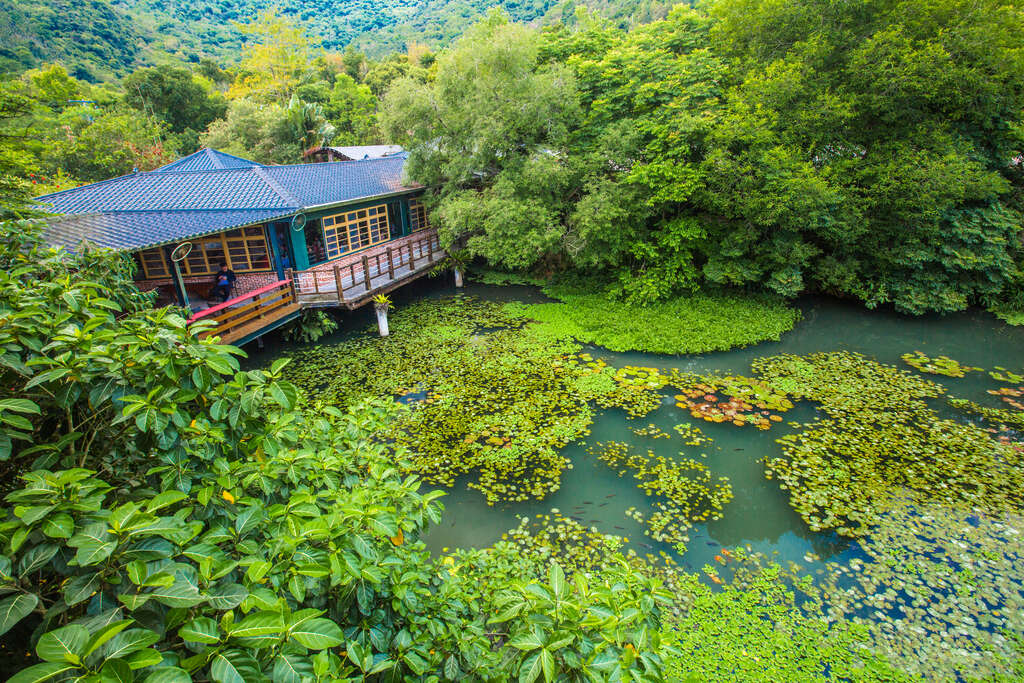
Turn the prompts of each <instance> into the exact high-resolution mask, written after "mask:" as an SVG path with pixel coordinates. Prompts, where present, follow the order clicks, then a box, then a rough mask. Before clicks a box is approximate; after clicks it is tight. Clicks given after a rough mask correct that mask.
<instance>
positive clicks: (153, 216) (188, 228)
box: [36, 149, 443, 343]
mask: <svg viewBox="0 0 1024 683" xmlns="http://www.w3.org/2000/svg"><path fill="white" fill-rule="evenodd" d="M405 160H406V155H405V154H396V155H392V156H387V157H380V158H377V159H366V160H363V161H349V162H344V163H331V164H324V163H310V164H295V165H282V166H264V165H261V164H257V163H255V162H253V161H249V160H247V159H241V158H239V157H235V156H232V155H230V154H224V153H222V152H218V151H215V150H210V149H203V150H200V151H198V152H196V153H195V154H191V155H189V156H187V157H185V158H183V159H180V160H178V161H176V162H174V163H172V164H168V165H167V166H164V167H162V168H158V169H156V170H154V171H150V172H145V173H133V174H131V175H127V176H122V177H120V178H114V179H112V180H107V181H102V182H99V183H93V184H91V185H85V186H82V187H78V188H74V189H71V190H65V191H62V192H57V193H54V194H50V195H45V196H42V197H38V198H37V199H36V201H37V202H38V204H39V206H40V207H41V208H45V209H47V210H49V211H50V212H52V213H55V214H59V215H57V216H55V217H54V218H52V219H50V220H49V221H48V225H47V236H48V239H49V241H50V243H51V244H53V245H55V246H56V245H60V246H64V247H66V248H68V249H71V250H74V249H76V248H78V247H79V245H81V244H82V243H83V242H89V243H92V244H95V245H98V246H102V247H109V248H112V249H116V250H119V251H124V252H130V253H131V254H132V257H133V258H134V259H135V261H136V264H137V266H138V268H137V275H136V280H137V284H138V286H139V287H140V288H141V289H143V290H154V289H155V290H158V291H159V299H160V300H161V301H164V302H171V301H177V302H179V303H181V304H183V305H184V304H186V303H187V304H188V305H189V306H191V307H192V309H193V310H194V311H196V317H197V318H202V317H208V316H210V315H214V314H217V315H224V316H227V315H229V314H230V313H231V312H232V311H233V310H235V309H238V308H240V307H241V306H242V305H243V304H242V303H241V302H246V301H248V303H245V304H244V305H246V306H248V307H249V308H247V309H246V313H247V315H248V314H251V315H250V317H248V318H245V320H244V321H243V322H246V323H248V324H247V325H246V326H245V328H244V330H243V331H245V332H246V334H243V335H241V336H233V335H228V334H225V333H224V326H223V324H222V327H221V329H220V330H219V331H218V334H221V336H222V337H223V338H224V339H225V341H235V342H236V343H244V341H239V340H247V339H248V338H252V337H253V336H255V335H254V334H253V330H254V329H255V328H254V323H253V321H256V322H260V321H263V322H267V320H266V318H267V317H268V316H263V317H259V316H258V315H257V313H256V311H258V309H259V308H260V306H256V305H254V301H255V299H256V298H258V297H261V296H264V295H266V294H267V292H275V293H276V294H275V296H277V297H278V298H279V299H283V298H287V297H286V296H285V294H287V293H288V292H290V297H291V299H293V301H292V302H291V304H289V306H281V305H276V309H275V310H277V309H281V310H283V309H284V308H288V315H287V316H285V315H281V316H278V318H276V319H275V320H274V321H272V322H274V323H276V325H274V326H277V325H280V324H283V322H287V320H285V318H288V319H291V318H292V317H295V315H298V312H299V310H300V309H301V308H304V307H309V306H332V305H336V306H344V307H347V308H355V307H357V306H361V305H363V304H365V303H366V302H367V301H368V300H369V299H370V298H371V297H372V295H373V294H375V293H378V292H382V291H389V290H390V289H394V288H395V287H397V286H400V285H402V284H405V283H406V282H409V281H412V280H414V279H416V278H418V277H419V276H420V275H422V274H423V273H424V272H425V271H426V270H428V269H429V268H430V267H432V264H433V263H434V262H436V261H437V260H438V259H439V258H441V257H442V256H443V253H442V252H441V250H440V245H439V244H438V242H437V235H436V231H435V230H433V229H431V227H430V225H429V223H428V219H427V214H426V210H425V208H424V206H423V204H422V203H420V201H419V197H420V195H422V193H423V188H422V187H420V186H417V185H411V184H410V185H407V184H404V183H403V180H402V172H403V168H404V164H405ZM221 264H226V265H227V266H228V268H230V269H231V270H232V271H233V272H234V273H235V275H236V282H235V287H234V290H233V292H232V301H229V302H228V303H227V304H226V305H225V304H216V305H212V304H213V302H210V301H209V298H208V295H209V293H210V290H211V289H212V287H213V285H214V276H215V273H216V272H217V271H218V270H219V268H220V266H221ZM286 290H287V291H286ZM254 292H256V293H257V294H253V293H254ZM235 299H238V300H240V301H238V302H236V301H234V300H235ZM250 299H252V301H250ZM279 303H280V302H278V304H279ZM236 317H237V316H236ZM268 329H270V327H269V322H268V323H267V325H264V326H263V327H260V328H258V329H256V331H258V332H259V333H261V334H262V333H263V332H266V331H268ZM236 335H237V333H236Z"/></svg>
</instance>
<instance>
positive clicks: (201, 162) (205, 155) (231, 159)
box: [153, 148, 259, 173]
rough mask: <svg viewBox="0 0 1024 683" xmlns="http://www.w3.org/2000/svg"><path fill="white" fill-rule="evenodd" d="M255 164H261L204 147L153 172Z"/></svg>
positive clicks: (243, 166) (212, 168)
mask: <svg viewBox="0 0 1024 683" xmlns="http://www.w3.org/2000/svg"><path fill="white" fill-rule="evenodd" d="M253 166H259V164H257V163H256V162H255V161H249V160H248V159H243V158H242V157H236V156H235V155H233V154H226V153H224V152H218V151H217V150H215V149H206V148H203V149H201V150H199V151H198V152H195V153H193V154H189V155H188V156H187V157H183V158H181V159H178V160H177V161H174V162H171V163H169V164H167V165H166V166H161V167H160V168H158V169H156V170H155V171H153V173H167V172H169V171H219V170H221V169H225V168H252V167H253Z"/></svg>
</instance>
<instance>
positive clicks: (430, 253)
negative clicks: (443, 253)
mask: <svg viewBox="0 0 1024 683" xmlns="http://www.w3.org/2000/svg"><path fill="white" fill-rule="evenodd" d="M433 262H434V240H432V239H430V235H427V263H433Z"/></svg>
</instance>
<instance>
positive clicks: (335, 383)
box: [287, 298, 610, 504]
mask: <svg viewBox="0 0 1024 683" xmlns="http://www.w3.org/2000/svg"><path fill="white" fill-rule="evenodd" d="M524 322H526V321H525V320H524V319H523V318H521V317H520V316H517V315H514V314H511V313H509V312H507V311H505V310H504V309H503V308H502V306H501V305H500V304H495V303H485V302H477V301H472V300H467V299H462V298H456V299H451V300H446V301H442V302H438V301H435V300H429V301H422V302H418V303H415V304H412V305H411V306H405V307H403V308H402V309H401V310H400V311H398V312H397V313H395V314H394V315H392V316H391V319H390V321H389V323H390V328H391V334H390V336H389V337H387V338H384V339H380V338H377V337H375V336H373V335H365V336H361V337H356V338H353V339H349V340H345V341H343V342H340V343H339V344H336V345H331V346H321V347H318V348H314V349H310V350H308V351H302V352H299V353H296V354H294V355H293V359H294V360H293V363H292V364H291V365H290V366H289V369H288V371H287V372H288V377H289V378H290V379H291V380H292V381H294V382H296V383H297V384H299V385H300V386H302V387H305V388H308V389H309V390H311V391H312V390H315V391H316V392H317V395H318V396H319V397H320V398H321V399H323V400H325V401H328V402H330V403H333V404H338V405H352V404H353V403H354V402H357V401H359V400H361V399H362V398H364V397H370V396H378V397H387V396H396V397H399V398H400V399H401V400H403V401H409V402H410V403H411V404H412V406H413V409H412V410H410V411H409V412H408V413H406V414H405V415H403V416H402V417H400V418H398V419H397V420H396V421H395V422H394V424H393V428H391V429H388V430H387V431H386V437H387V438H389V439H391V440H393V441H394V442H395V443H397V444H400V445H402V446H405V447H407V448H408V449H409V451H410V453H411V456H412V464H411V468H412V469H413V470H414V471H416V472H417V473H419V474H420V475H421V476H423V477H424V478H425V480H427V481H429V482H431V483H438V484H444V485H448V486H451V485H453V484H454V481H455V478H456V477H457V476H459V475H461V474H464V473H473V474H475V475H477V477H478V478H477V480H475V481H471V482H470V483H469V484H468V485H469V486H470V487H472V488H477V489H479V490H481V491H482V492H483V493H484V495H485V496H486V497H487V501H488V502H489V503H490V504H494V503H497V502H501V501H522V500H529V499H531V498H543V497H544V496H545V495H547V494H548V493H550V492H551V491H554V490H556V489H557V488H558V486H559V482H560V475H561V473H562V471H563V470H564V469H565V468H566V467H567V466H569V463H568V461H567V460H566V459H565V458H564V457H563V456H561V455H560V454H559V453H558V451H559V450H560V449H561V448H562V447H563V446H565V445H566V444H568V443H569V442H570V441H572V440H573V439H576V438H578V437H580V436H582V435H584V434H586V433H587V432H588V427H589V425H590V424H591V422H592V421H593V417H594V411H593V409H592V408H591V407H590V406H589V405H588V401H589V400H590V399H591V398H593V397H594V394H595V393H596V392H598V391H600V389H599V388H598V386H595V385H594V384H592V383H588V382H586V381H585V380H586V378H588V377H589V376H592V375H593V374H594V373H595V372H597V373H600V370H595V369H593V368H591V367H588V366H586V365H585V364H583V363H581V362H580V361H579V360H578V359H575V358H573V357H572V356H570V354H572V353H573V352H575V351H577V350H578V349H579V347H578V346H577V345H575V344H573V343H571V342H566V341H564V340H559V339H552V338H549V337H547V336H542V335H539V334H536V333H535V332H534V331H533V330H532V329H529V328H525V329H524V328H522V325H523V323H524ZM609 385H610V383H609Z"/></svg>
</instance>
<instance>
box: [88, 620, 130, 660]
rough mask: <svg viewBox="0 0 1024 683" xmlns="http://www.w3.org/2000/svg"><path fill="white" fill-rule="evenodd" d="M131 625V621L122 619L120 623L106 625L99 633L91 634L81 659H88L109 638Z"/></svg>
mask: <svg viewBox="0 0 1024 683" xmlns="http://www.w3.org/2000/svg"><path fill="white" fill-rule="evenodd" d="M132 623H133V622H132V620H131V619H122V620H120V621H115V622H113V623H110V624H107V625H106V626H104V627H103V628H101V629H100V630H99V631H96V632H95V633H93V634H92V637H90V638H89V642H88V644H86V646H85V651H84V652H83V653H82V657H88V656H89V655H91V654H92V653H93V652H95V651H96V650H97V649H98V648H100V647H101V646H103V645H104V644H105V643H106V642H107V641H109V640H110V639H111V638H113V637H114V636H116V635H117V634H118V633H120V632H121V631H123V630H125V629H126V628H128V627H129V626H131V625H132Z"/></svg>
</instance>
